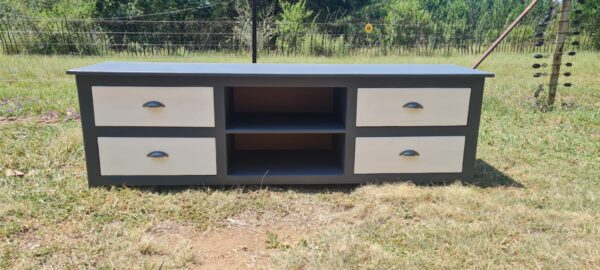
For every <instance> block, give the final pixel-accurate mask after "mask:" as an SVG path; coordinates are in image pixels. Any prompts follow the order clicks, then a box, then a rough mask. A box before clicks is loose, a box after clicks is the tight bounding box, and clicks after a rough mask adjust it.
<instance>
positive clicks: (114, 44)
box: [0, 0, 600, 55]
mask: <svg viewBox="0 0 600 270" xmlns="http://www.w3.org/2000/svg"><path fill="white" fill-rule="evenodd" d="M574 2H575V5H576V8H577V9H580V10H581V11H582V14H581V16H580V20H581V21H582V28H583V29H582V36H581V43H582V48H584V49H594V48H595V49H600V0H588V1H586V2H585V4H578V3H577V2H578V1H574ZM257 3H258V13H259V15H258V17H259V26H258V36H259V40H258V44H259V47H260V49H261V50H269V51H274V52H282V53H286V54H290V53H292V54H295V53H309V54H319V53H322V54H321V55H331V54H336V53H337V54H339V53H345V52H346V51H348V50H362V49H367V50H372V49H373V48H377V50H378V51H379V53H383V54H387V53H388V52H389V51H394V50H396V51H402V50H413V49H416V50H419V51H424V52H426V54H431V53H432V52H439V51H444V52H446V53H451V52H452V51H462V52H479V51H480V50H481V47H482V46H486V45H487V44H489V43H490V42H492V41H493V40H494V39H495V38H496V37H497V36H498V35H499V34H500V33H501V31H502V30H503V29H504V28H505V27H506V26H507V25H508V23H510V22H511V21H512V20H513V19H514V18H515V17H516V16H517V15H518V14H519V13H520V12H521V11H522V10H523V9H524V8H525V7H526V6H527V5H528V3H527V1H522V0H505V1H496V0H452V1H445V0H374V1H367V0H332V1H315V0H311V1H307V0H263V1H257ZM553 3H554V4H556V3H555V2H554V1H552V0H542V1H540V2H539V4H538V5H537V6H536V7H535V8H534V10H533V11H532V12H531V13H530V14H529V15H528V16H527V17H526V18H525V20H524V21H523V22H522V23H521V24H520V26H519V27H517V28H516V29H515V31H514V32H513V33H512V34H511V35H510V36H509V37H508V38H507V39H506V42H504V43H503V44H502V45H501V46H508V47H509V48H508V49H509V50H515V51H516V50H518V51H523V50H526V49H532V43H533V41H534V39H533V35H534V34H535V32H536V29H535V28H536V25H537V24H538V23H539V22H540V21H541V18H542V17H543V15H544V13H545V12H546V11H547V9H548V7H549V6H550V5H552V4H553ZM576 17H578V16H574V17H573V18H574V19H575V18H576ZM27 18H33V19H31V20H28V19H27ZM44 18H45V19H46V20H42V19H44ZM67 18H68V19H69V20H67ZM60 20H63V21H60ZM215 21H218V22H219V23H215ZM250 22H251V13H250V8H249V3H248V0H234V1H229V0H218V1H217V0H214V1H213V0H132V1H127V0H41V1H38V0H6V1H4V2H2V3H0V28H2V30H3V31H7V33H8V34H5V35H0V41H2V43H3V44H8V45H4V46H3V48H2V49H3V52H5V53H37V54H105V53H108V52H115V51H116V52H121V51H125V52H133V53H144V54H145V53H147V52H149V51H150V52H151V53H153V52H156V51H167V52H169V53H170V54H175V53H176V52H178V51H196V52H197V51H215V50H221V51H223V50H226V51H234V52H235V51H242V50H246V49H247V48H248V47H249V45H250V39H251V31H250V29H251V24H250ZM554 22H555V21H554ZM365 23H373V25H374V26H375V30H374V31H373V33H370V34H366V33H365V32H364V24H365ZM553 30H555V23H552V24H551V25H550V27H549V28H548V30H547V32H548V33H552V31H553ZM23 32H25V33H29V34H22V33H23ZM14 33H16V34H14ZM10 35H15V36H10ZM546 37H547V39H552V38H553V37H554V36H553V34H550V35H546ZM342 40H343V42H345V43H346V44H343V45H341V46H338V45H339V44H338V42H341V41H342ZM507 43H510V45H506V44H507ZM10 44H13V46H10ZM325 44H328V45H325ZM310 46H316V47H310ZM543 49H544V50H548V48H543ZM335 50H341V51H339V52H335ZM499 50H502V47H501V48H499Z"/></svg>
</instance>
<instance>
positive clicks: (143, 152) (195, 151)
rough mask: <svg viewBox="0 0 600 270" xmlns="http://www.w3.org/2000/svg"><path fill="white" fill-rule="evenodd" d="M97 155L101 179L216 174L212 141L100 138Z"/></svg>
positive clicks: (201, 139) (215, 159)
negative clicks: (103, 177)
mask: <svg viewBox="0 0 600 270" xmlns="http://www.w3.org/2000/svg"><path fill="white" fill-rule="evenodd" d="M98 151H99V154H100V174H101V175H216V174H217V157H216V145H215V138H121V137H119V138H115V137H99V138H98ZM161 152H162V153H161ZM150 153H153V155H155V156H154V157H152V156H149V155H150ZM163 153H164V154H166V155H168V156H164V157H160V156H161V155H162V154H163Z"/></svg>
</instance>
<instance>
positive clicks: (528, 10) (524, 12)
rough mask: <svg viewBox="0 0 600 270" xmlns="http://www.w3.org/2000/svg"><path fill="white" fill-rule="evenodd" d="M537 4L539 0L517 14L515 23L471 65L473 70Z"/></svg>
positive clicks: (535, 0)
mask: <svg viewBox="0 0 600 270" xmlns="http://www.w3.org/2000/svg"><path fill="white" fill-rule="evenodd" d="M538 2H539V0H532V1H531V3H529V6H527V7H526V8H525V10H523V12H521V14H519V17H517V19H515V21H513V22H512V23H511V24H510V25H509V26H508V28H506V30H504V32H502V34H501V35H500V36H499V37H498V38H497V39H496V41H494V43H492V45H490V47H489V48H488V49H487V50H486V51H485V52H484V53H483V54H482V55H481V56H480V57H479V59H477V62H475V64H473V69H476V68H477V67H479V65H480V64H481V63H482V62H483V60H485V59H486V58H487V57H488V56H489V55H490V54H491V53H492V52H493V51H494V49H496V47H497V46H498V45H499V44H500V42H502V40H504V38H505V37H506V36H508V34H510V32H511V31H512V30H513V29H514V28H515V27H516V26H517V25H518V24H519V22H521V20H523V18H525V15H527V14H528V13H529V12H530V11H531V10H532V9H533V7H535V5H537V3H538Z"/></svg>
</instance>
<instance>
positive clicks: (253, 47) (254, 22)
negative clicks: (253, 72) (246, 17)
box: [252, 0, 256, 64]
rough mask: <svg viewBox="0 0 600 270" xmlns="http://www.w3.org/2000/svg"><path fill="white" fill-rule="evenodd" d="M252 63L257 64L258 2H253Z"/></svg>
mask: <svg viewBox="0 0 600 270" xmlns="http://www.w3.org/2000/svg"><path fill="white" fill-rule="evenodd" d="M252 63H253V64H256V0H252Z"/></svg>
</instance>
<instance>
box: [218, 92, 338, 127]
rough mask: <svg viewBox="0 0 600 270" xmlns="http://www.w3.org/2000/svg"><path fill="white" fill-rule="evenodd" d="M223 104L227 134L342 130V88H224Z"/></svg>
mask: <svg viewBox="0 0 600 270" xmlns="http://www.w3.org/2000/svg"><path fill="white" fill-rule="evenodd" d="M226 101H227V102H226V108H227V120H226V128H227V131H228V132H230V133H240V132H241V133H243V132H253V131H258V132H261V131H290V132H296V131H297V132H310V131H317V132H332V133H343V132H344V130H345V118H346V89H345V88H334V87H227V88H226Z"/></svg>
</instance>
